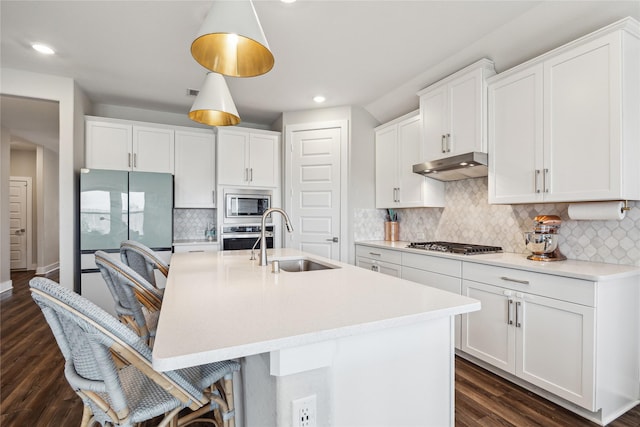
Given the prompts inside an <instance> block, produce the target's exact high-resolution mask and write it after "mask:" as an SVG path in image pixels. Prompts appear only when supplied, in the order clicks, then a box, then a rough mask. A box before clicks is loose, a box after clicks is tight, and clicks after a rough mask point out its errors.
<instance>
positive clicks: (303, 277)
mask: <svg viewBox="0 0 640 427" xmlns="http://www.w3.org/2000/svg"><path fill="white" fill-rule="evenodd" d="M249 253H250V251H221V252H210V253H208V252H198V253H188V254H182V253H180V254H173V256H172V258H171V270H170V274H169V278H168V280H167V285H166V289H165V294H164V302H163V305H162V312H161V315H160V319H159V324H158V332H157V335H156V340H155V344H154V349H153V366H154V368H156V369H158V370H170V369H178V368H183V367H187V366H193V365H198V364H202V363H208V362H213V361H216V360H226V359H231V358H236V357H243V356H247V355H251V354H257V353H264V352H269V351H272V350H277V349H280V348H284V347H292V346H297V345H304V344H310V343H315V342H319V341H322V340H327V339H334V338H339V337H342V336H346V335H351V334H354V333H365V332H369V331H375V330H380V329H384V328H389V327H392V326H399V325H407V324H411V323H415V322H419V321H424V320H429V319H432V318H437V317H447V316H453V315H456V314H461V313H464V312H468V311H474V310H478V309H479V308H480V306H479V304H478V303H477V301H475V300H472V299H470V298H466V297H462V296H460V295H455V294H452V293H448V292H443V291H440V290H437V289H432V288H427V287H424V286H421V285H419V284H416V283H412V282H408V281H404V280H401V279H397V278H393V277H388V276H384V275H378V274H372V273H371V272H369V271H366V270H363V269H360V268H357V267H355V266H353V265H350V264H345V263H340V262H337V261H332V260H326V259H324V258H322V257H317V256H310V257H311V258H313V259H318V260H324V261H326V262H328V263H330V264H333V265H335V266H338V267H339V268H336V269H333V270H322V271H311V272H298V273H290V272H286V271H281V272H280V273H278V274H274V273H271V266H270V265H269V266H266V267H260V266H259V265H258V260H255V261H250V260H249ZM303 255H304V253H302V252H299V251H295V250H292V249H274V250H269V251H268V258H269V260H270V261H271V260H273V259H291V258H297V257H300V256H303ZM167 301H169V302H168V303H167ZM187 313H188V314H189V315H187ZM202 325H207V326H206V330H208V329H209V327H210V326H211V325H214V326H213V327H215V325H221V326H220V328H217V329H216V330H215V332H214V333H207V334H203V332H204V331H203V327H202ZM222 325H225V326H224V327H222ZM228 325H233V327H227V326H228Z"/></svg>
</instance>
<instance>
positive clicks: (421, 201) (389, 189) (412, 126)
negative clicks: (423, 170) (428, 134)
mask: <svg viewBox="0 0 640 427" xmlns="http://www.w3.org/2000/svg"><path fill="white" fill-rule="evenodd" d="M421 127H422V120H421V118H420V115H419V114H407V115H405V116H402V117H400V118H398V119H396V120H393V121H392V122H389V123H387V124H385V125H382V126H379V127H378V128H376V207H377V208H378V209H382V208H411V207H423V206H444V184H443V183H442V182H440V181H436V180H433V179H430V178H425V177H423V176H422V175H418V174H415V173H413V165H414V164H415V163H417V162H418V161H419V160H416V159H422V158H423V156H422V142H421V138H420V136H421Z"/></svg>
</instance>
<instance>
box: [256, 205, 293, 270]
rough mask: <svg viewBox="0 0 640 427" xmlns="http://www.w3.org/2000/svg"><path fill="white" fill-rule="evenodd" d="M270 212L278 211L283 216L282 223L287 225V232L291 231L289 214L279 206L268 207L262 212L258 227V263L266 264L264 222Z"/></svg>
mask: <svg viewBox="0 0 640 427" xmlns="http://www.w3.org/2000/svg"><path fill="white" fill-rule="evenodd" d="M271 212H278V213H279V214H281V215H282V216H283V217H284V225H285V226H286V227H287V231H288V232H289V233H292V232H293V227H292V226H291V221H290V220H289V215H287V213H286V212H285V211H284V210H282V209H280V208H269V209H267V210H266V211H264V213H263V214H262V226H261V227H260V265H267V233H266V228H267V227H266V222H267V217H268V216H269V214H270V213H271Z"/></svg>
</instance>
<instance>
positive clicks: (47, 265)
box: [36, 147, 60, 274]
mask: <svg viewBox="0 0 640 427" xmlns="http://www.w3.org/2000/svg"><path fill="white" fill-rule="evenodd" d="M59 161H60V159H59V158H58V155H57V153H54V152H53V151H51V150H47V149H46V148H43V147H39V148H38V200H40V201H41V202H42V206H41V208H40V209H39V211H38V213H39V215H38V221H39V222H40V224H39V230H42V233H40V235H39V238H40V244H39V245H38V267H37V269H36V273H37V274H45V273H48V272H50V271H52V270H55V269H56V268H58V266H59V259H60V229H59V228H58V227H46V226H45V225H46V224H58V223H59V222H60V215H59V211H60V209H59V206H60V205H59V200H60V185H59V183H58V176H59V175H60V170H59V167H58V163H59Z"/></svg>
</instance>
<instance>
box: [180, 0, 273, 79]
mask: <svg viewBox="0 0 640 427" xmlns="http://www.w3.org/2000/svg"><path fill="white" fill-rule="evenodd" d="M191 54H192V55H193V57H194V58H195V60H196V61H198V63H199V64H200V65H202V66H203V67H205V68H207V69H208V70H211V71H213V72H216V73H220V74H224V75H226V76H230V77H255V76H259V75H261V74H264V73H266V72H268V71H269V70H271V68H273V64H274V58H273V54H272V53H271V51H270V50H269V45H268V43H267V38H266V37H265V35H264V32H263V31H262V27H261V26H260V21H259V19H258V15H257V14H256V10H255V8H254V7H253V3H252V2H251V1H244V0H234V1H214V2H213V5H212V6H211V10H210V11H209V14H208V15H207V17H206V18H205V20H204V22H203V24H202V26H201V27H200V31H198V34H197V36H196V39H195V40H194V41H193V43H192V44H191Z"/></svg>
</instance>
